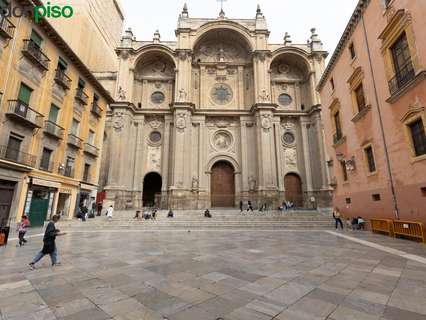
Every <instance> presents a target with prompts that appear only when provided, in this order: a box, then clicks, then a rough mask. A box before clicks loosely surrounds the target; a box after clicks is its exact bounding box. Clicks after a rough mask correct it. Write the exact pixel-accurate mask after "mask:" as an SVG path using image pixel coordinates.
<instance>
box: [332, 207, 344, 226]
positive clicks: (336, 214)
mask: <svg viewBox="0 0 426 320" xmlns="http://www.w3.org/2000/svg"><path fill="white" fill-rule="evenodd" d="M333 218H334V221H335V222H336V230H337V229H338V225H339V224H340V227H341V228H342V230H343V222H342V219H341V218H340V211H339V208H335V209H334V211H333Z"/></svg>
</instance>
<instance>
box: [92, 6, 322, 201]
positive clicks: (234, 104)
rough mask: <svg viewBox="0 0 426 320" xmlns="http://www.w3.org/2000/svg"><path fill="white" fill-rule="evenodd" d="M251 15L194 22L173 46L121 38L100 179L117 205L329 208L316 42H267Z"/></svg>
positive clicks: (183, 23)
mask: <svg viewBox="0 0 426 320" xmlns="http://www.w3.org/2000/svg"><path fill="white" fill-rule="evenodd" d="M268 36H269V31H268V28H267V24H266V19H265V17H264V16H263V14H262V12H261V10H260V8H258V9H257V12H256V16H255V18H254V19H228V18H226V17H225V14H224V13H223V12H221V13H220V15H219V17H218V18H216V19H204V18H191V17H189V13H188V9H187V7H186V6H185V7H184V9H183V11H182V13H181V14H180V16H179V20H178V26H177V30H176V41H172V42H169V41H161V38H160V34H159V32H156V33H155V34H154V37H153V39H152V40H150V41H137V40H135V38H134V36H133V34H132V32H131V31H130V30H128V31H126V32H125V35H124V36H123V38H122V40H121V44H120V46H119V47H118V48H117V53H118V57H119V71H118V75H117V76H115V75H114V74H110V76H109V77H105V78H104V79H103V81H105V83H106V86H108V87H111V88H114V89H115V97H116V101H118V102H116V103H114V104H112V105H111V111H110V112H109V113H108V120H107V128H106V149H105V153H104V155H103V156H104V157H103V169H102V174H103V175H102V176H101V180H100V184H101V185H102V186H103V188H104V189H105V190H106V191H107V198H108V199H109V200H111V201H115V207H116V208H125V207H140V206H142V205H144V206H148V205H152V204H154V203H155V204H157V205H159V206H161V207H173V208H205V207H234V206H238V203H239V201H240V200H243V201H247V200H251V201H252V202H253V203H254V205H255V206H258V205H260V203H267V205H268V206H269V207H270V208H276V207H278V205H279V204H281V202H282V201H283V200H284V199H287V200H290V201H293V202H294V203H295V205H296V206H298V207H313V206H320V207H328V206H329V201H330V188H329V178H328V172H327V165H326V154H325V150H324V144H323V132H322V126H321V115H320V111H321V103H320V98H319V95H318V94H317V92H316V90H315V88H316V86H317V83H318V81H319V79H320V77H321V74H322V72H323V69H324V59H325V57H326V55H327V53H326V52H324V50H323V47H322V43H321V41H320V39H319V38H318V35H317V34H316V32H315V29H312V30H311V36H310V40H309V41H308V43H303V44H293V43H292V41H291V39H290V36H289V35H288V34H286V36H285V37H284V40H283V43H281V44H271V43H269V42H268Z"/></svg>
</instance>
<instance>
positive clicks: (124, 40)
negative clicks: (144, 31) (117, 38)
mask: <svg viewBox="0 0 426 320" xmlns="http://www.w3.org/2000/svg"><path fill="white" fill-rule="evenodd" d="M132 40H133V32H132V29H131V28H128V29H127V30H126V31H124V35H123V36H122V37H121V46H122V47H131V45H132Z"/></svg>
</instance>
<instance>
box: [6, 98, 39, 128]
mask: <svg viewBox="0 0 426 320" xmlns="http://www.w3.org/2000/svg"><path fill="white" fill-rule="evenodd" d="M8 102H9V108H8V110H7V112H6V115H7V116H9V117H12V118H13V119H14V120H16V121H22V122H24V123H26V124H28V125H30V126H31V127H37V128H41V127H42V126H43V115H42V114H40V113H38V112H37V111H35V110H34V109H32V108H30V107H29V106H28V105H27V104H26V103H25V102H22V101H20V100H9V101H8Z"/></svg>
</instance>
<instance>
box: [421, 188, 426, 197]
mask: <svg viewBox="0 0 426 320" xmlns="http://www.w3.org/2000/svg"><path fill="white" fill-rule="evenodd" d="M420 191H421V193H422V196H423V197H426V187H423V188H420Z"/></svg>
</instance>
